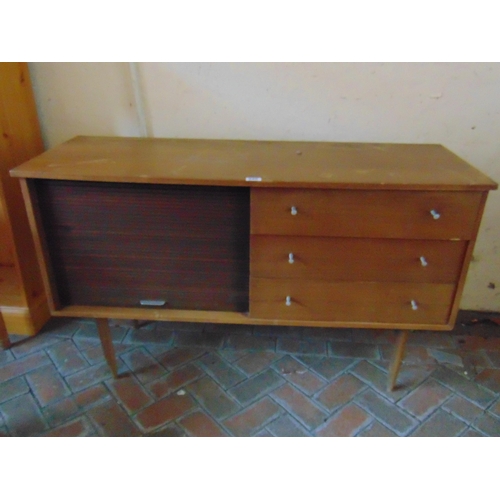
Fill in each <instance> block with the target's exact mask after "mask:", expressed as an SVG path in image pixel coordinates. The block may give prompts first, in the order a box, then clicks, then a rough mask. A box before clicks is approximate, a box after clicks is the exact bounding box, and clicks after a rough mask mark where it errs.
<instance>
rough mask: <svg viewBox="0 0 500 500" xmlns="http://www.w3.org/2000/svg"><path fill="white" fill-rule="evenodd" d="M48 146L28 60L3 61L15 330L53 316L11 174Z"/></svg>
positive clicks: (3, 264)
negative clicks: (15, 168)
mask: <svg viewBox="0 0 500 500" xmlns="http://www.w3.org/2000/svg"><path fill="white" fill-rule="evenodd" d="M43 150H44V147H43V142H42V137H41V133H40V126H39V123H38V117H37V112H36V107H35V101H34V98H33V91H32V89H31V83H30V75H29V71H28V65H27V64H26V63H0V313H1V315H2V316H3V320H4V323H2V324H5V325H6V329H7V330H8V331H9V332H10V333H19V334H27V335H33V334H35V333H36V332H37V331H38V330H40V328H41V327H42V326H43V325H44V323H45V322H46V321H47V320H48V319H49V317H50V315H49V308H48V305H47V299H46V296H45V292H44V287H43V283H42V277H41V273H40V270H39V267H38V262H37V258H36V255H35V249H34V244H33V238H32V235H31V231H30V227H29V223H28V217H27V215H26V209H25V205H24V201H23V197H22V193H21V188H20V185H19V181H18V180H17V179H13V178H12V177H10V175H9V171H10V169H12V168H13V167H15V166H17V165H19V164H21V163H23V162H25V161H26V160H28V159H30V158H32V157H34V156H37V155H39V154H40V153H41V152H43ZM0 321H1V320H0ZM2 331H3V328H2ZM7 340H8V339H7ZM7 340H6V341H5V342H7Z"/></svg>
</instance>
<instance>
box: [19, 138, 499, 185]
mask: <svg viewBox="0 0 500 500" xmlns="http://www.w3.org/2000/svg"><path fill="white" fill-rule="evenodd" d="M11 175H13V176H14V177H23V178H41V179H67V180H81V181H107V182H140V183H155V184H201V185H219V186H222V185H231V186H262V187H311V188H338V189H422V190H425V189H449V190H485V189H496V188H497V184H496V183H495V182H494V181H492V180H491V179H490V178H489V177H487V176H486V175H484V174H483V173H481V172H480V171H479V170H477V169H475V168H474V167H472V166H471V165H469V164H468V163H467V162H465V161H464V160H462V159H461V158H459V157H458V156H456V155H455V154H453V153H452V152H451V151H449V150H448V149H446V148H445V147H443V146H441V145H438V144H384V143H340V142H292V141H286V142H285V141H242V140H205V139H144V138H123V137H82V136H80V137H75V138H74V139H72V140H70V141H68V142H65V143H64V144H61V145H60V146H57V147H55V148H53V149H51V150H48V151H46V152H45V153H43V154H41V155H40V156H37V157H36V158H33V159H32V160H30V161H28V162H26V163H24V164H23V165H20V166H19V167H17V168H15V169H13V170H12V171H11Z"/></svg>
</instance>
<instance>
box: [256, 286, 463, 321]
mask: <svg viewBox="0 0 500 500" xmlns="http://www.w3.org/2000/svg"><path fill="white" fill-rule="evenodd" d="M454 291H455V286H454V285H447V284H433V285H429V284H423V283H345V282H344V283H325V282H317V281H306V280H278V279H266V278H251V279H250V317H252V318H262V319H276V320H304V321H331V322H337V321H338V322H347V323H349V322H351V323H357V322H367V323H391V324H400V323H403V324H409V325H410V324H417V323H418V324H429V325H432V324H439V325H444V324H446V323H447V321H448V317H449V313H450V308H451V305H452V301H453V296H454Z"/></svg>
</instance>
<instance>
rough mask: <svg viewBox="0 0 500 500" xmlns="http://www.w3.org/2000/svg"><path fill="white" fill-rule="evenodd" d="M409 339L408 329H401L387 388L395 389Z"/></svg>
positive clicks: (389, 389)
mask: <svg viewBox="0 0 500 500" xmlns="http://www.w3.org/2000/svg"><path fill="white" fill-rule="evenodd" d="M407 340H408V330H401V331H400V332H399V337H398V340H397V342H396V350H395V351H394V357H393V358H392V363H391V368H390V370H389V379H388V380H387V390H388V391H393V390H394V386H395V385H396V379H397V378H398V373H399V369H400V368H401V362H402V361H403V358H404V355H405V346H406V341H407Z"/></svg>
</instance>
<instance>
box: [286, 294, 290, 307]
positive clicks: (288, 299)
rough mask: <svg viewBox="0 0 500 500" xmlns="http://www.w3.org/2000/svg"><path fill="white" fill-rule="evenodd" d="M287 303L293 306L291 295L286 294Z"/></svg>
mask: <svg viewBox="0 0 500 500" xmlns="http://www.w3.org/2000/svg"><path fill="white" fill-rule="evenodd" d="M285 304H286V305H287V306H291V305H292V297H290V295H287V296H286V300H285Z"/></svg>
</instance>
